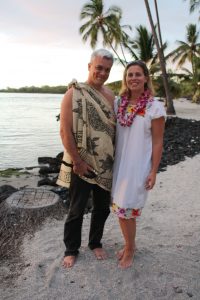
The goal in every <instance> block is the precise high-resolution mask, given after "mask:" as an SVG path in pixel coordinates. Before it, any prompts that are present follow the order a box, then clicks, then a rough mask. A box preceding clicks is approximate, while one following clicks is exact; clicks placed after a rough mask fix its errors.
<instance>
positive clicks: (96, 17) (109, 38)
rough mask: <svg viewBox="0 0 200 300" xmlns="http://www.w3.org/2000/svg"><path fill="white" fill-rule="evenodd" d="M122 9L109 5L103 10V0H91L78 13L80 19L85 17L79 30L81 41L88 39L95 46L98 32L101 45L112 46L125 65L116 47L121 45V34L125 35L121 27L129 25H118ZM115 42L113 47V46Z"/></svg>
mask: <svg viewBox="0 0 200 300" xmlns="http://www.w3.org/2000/svg"><path fill="white" fill-rule="evenodd" d="M121 16H122V11H121V9H120V8H119V7H118V6H111V7H110V8H109V9H108V10H107V11H106V12H104V5H103V0H91V1H90V2H88V3H86V4H85V5H84V6H83V8H82V10H81V14H80V19H81V20H83V19H87V21H86V23H85V24H83V25H82V26H81V27H80V29H79V31H80V33H81V34H82V35H83V36H82V38H83V41H84V42H86V41H87V40H88V39H90V45H91V47H92V48H95V46H96V44H97V41H98V35H99V33H101V34H102V37H103V45H104V46H109V47H111V48H112V50H113V51H114V53H115V54H116V55H117V57H118V59H119V61H120V62H121V63H122V65H123V66H125V63H124V61H123V60H122V59H121V58H120V57H119V55H118V53H117V51H116V48H117V46H118V45H121V46H122V44H121V42H122V40H123V36H124V35H125V33H124V31H123V29H122V28H125V27H126V28H127V27H128V28H130V26H127V25H124V26H120V20H121ZM113 44H115V47H114V46H113Z"/></svg>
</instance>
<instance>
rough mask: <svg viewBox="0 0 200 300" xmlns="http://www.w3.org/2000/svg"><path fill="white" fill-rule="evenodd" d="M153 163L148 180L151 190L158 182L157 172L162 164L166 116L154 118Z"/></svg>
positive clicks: (147, 186) (148, 188)
mask: <svg viewBox="0 0 200 300" xmlns="http://www.w3.org/2000/svg"><path fill="white" fill-rule="evenodd" d="M151 124H152V127H151V131H152V165H151V171H150V173H149V176H148V178H147V180H146V185H145V187H146V189H147V190H150V189H152V188H153V186H154V184H155V182H156V173H157V171H158V167H159V164H160V160H161V157H162V149H163V135H164V128H165V119H164V117H161V118H158V119H153V120H152V123H151Z"/></svg>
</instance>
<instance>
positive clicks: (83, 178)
mask: <svg viewBox="0 0 200 300" xmlns="http://www.w3.org/2000/svg"><path fill="white" fill-rule="evenodd" d="M112 65H113V56H112V54H111V53H110V52H109V51H107V50H105V49H100V50H96V51H94V52H93V54H92V56H91V60H90V63H89V64H88V71H89V74H88V79H87V81H86V83H77V82H76V81H74V82H72V87H71V88H69V89H68V91H67V92H66V94H65V96H64V98H63V101H62V105H61V113H60V125H61V127H60V134H61V139H62V143H63V145H64V148H65V151H64V158H63V160H64V161H65V163H64V164H62V165H61V170H60V174H59V177H58V181H57V183H58V184H59V185H62V186H66V187H69V195H70V207H69V212H68V216H67V220H66V222H65V227H64V243H65V246H66V251H65V257H64V262H63V265H64V267H66V268H70V267H72V266H73V265H74V263H75V260H76V257H77V255H78V253H79V248H80V245H81V228H82V222H83V215H84V211H85V207H86V205H87V202H88V198H89V196H90V192H91V191H92V193H93V197H92V198H93V209H92V214H91V224H90V232H89V243H88V246H89V248H90V249H91V250H93V252H94V254H95V256H96V258H97V259H105V258H106V252H105V250H104V249H103V248H102V244H101V238H102V236H103V229H104V224H105V221H106V219H107V217H108V215H109V213H110V189H111V183H112V164H113V154H114V146H113V143H114V134H115V117H114V112H113V101H114V94H113V93H112V92H111V91H110V90H109V89H108V88H107V87H106V86H104V83H105V81H106V80H107V79H108V76H109V73H110V70H111V67H112Z"/></svg>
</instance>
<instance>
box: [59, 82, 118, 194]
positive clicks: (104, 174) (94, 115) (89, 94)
mask: <svg viewBox="0 0 200 300" xmlns="http://www.w3.org/2000/svg"><path fill="white" fill-rule="evenodd" d="M71 86H72V87H73V98H72V114H73V134H74V139H75V141H76V145H77V148H78V151H79V154H80V157H81V158H82V159H83V160H84V161H86V162H87V163H88V164H89V165H90V166H91V167H93V168H94V169H95V170H96V171H97V173H98V176H97V177H95V178H94V179H89V178H86V177H81V178H82V179H84V180H85V181H87V182H89V183H92V184H98V185H99V186H100V187H102V188H103V189H105V190H108V191H110V189H111V185H112V167H113V156H114V137H115V115H114V111H113V108H112V107H111V105H110V103H108V101H107V100H106V99H105V98H104V96H103V95H102V94H100V93H99V92H98V91H97V90H95V89H94V88H92V87H91V86H89V85H88V84H86V83H78V82H77V81H73V82H72V83H71ZM63 160H64V161H66V162H67V163H72V161H71V159H70V157H69V155H68V153H67V152H66V151H64V157H63ZM71 171H72V169H71V168H70V167H67V166H65V165H64V164H62V165H61V169H60V173H59V176H58V180H57V184H58V185H61V186H64V187H67V188H69V185H70V180H71Z"/></svg>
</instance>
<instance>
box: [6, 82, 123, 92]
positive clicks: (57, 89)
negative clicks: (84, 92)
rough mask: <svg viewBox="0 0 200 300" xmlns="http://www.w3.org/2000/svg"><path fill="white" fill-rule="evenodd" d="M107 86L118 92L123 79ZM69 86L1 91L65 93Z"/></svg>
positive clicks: (27, 87) (28, 87) (44, 86)
mask: <svg viewBox="0 0 200 300" xmlns="http://www.w3.org/2000/svg"><path fill="white" fill-rule="evenodd" d="M107 86H109V87H110V88H111V89H112V90H113V91H114V92H115V94H117V93H118V91H119V89H120V86H121V81H115V82H111V83H108V84H107ZM67 88H68V87H67V85H57V86H49V85H43V86H41V87H37V86H24V87H20V88H11V87H7V88H6V89H0V93H31V94H33V93H35V94H36V93H37V94H42V93H43V94H65V92H66V91H67Z"/></svg>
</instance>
